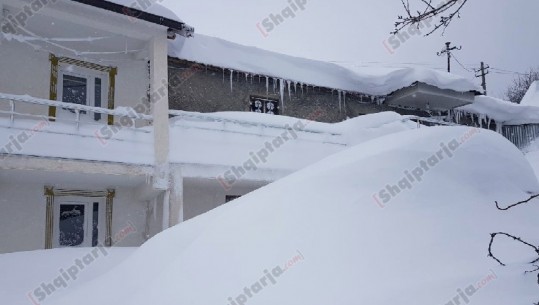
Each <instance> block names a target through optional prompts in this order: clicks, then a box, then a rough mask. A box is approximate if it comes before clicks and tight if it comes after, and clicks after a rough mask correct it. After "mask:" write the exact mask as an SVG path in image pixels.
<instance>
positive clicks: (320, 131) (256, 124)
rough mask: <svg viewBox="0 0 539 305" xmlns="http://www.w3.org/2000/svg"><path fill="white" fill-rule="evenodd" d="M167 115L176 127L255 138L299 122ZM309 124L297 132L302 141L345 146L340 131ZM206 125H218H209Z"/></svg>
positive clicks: (290, 126) (292, 119) (207, 114)
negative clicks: (173, 120) (173, 119)
mask: <svg viewBox="0 0 539 305" xmlns="http://www.w3.org/2000/svg"><path fill="white" fill-rule="evenodd" d="M169 114H170V116H171V117H174V118H176V121H175V122H174V124H175V125H176V126H182V127H187V128H196V129H205V130H214V131H222V132H230V133H240V134H245V135H256V136H260V135H262V134H266V133H265V132H262V131H261V129H266V130H275V131H276V132H283V131H286V130H291V129H293V128H292V125H294V123H296V122H297V120H301V119H297V118H286V119H285V117H282V118H283V120H281V121H279V120H274V118H275V117H274V116H270V115H267V120H264V119H262V120H247V119H245V118H240V117H224V116H223V115H222V114H213V113H195V112H186V111H181V110H170V111H169ZM310 122H311V121H310V120H305V125H306V127H305V128H302V129H301V130H297V132H298V133H300V134H303V135H304V137H301V136H300V137H301V138H302V139H303V140H311V141H315V142H323V143H327V144H335V145H339V146H346V145H347V144H346V142H345V140H344V139H343V135H342V133H341V132H340V131H337V130H332V129H331V128H324V127H319V126H312V125H311V124H309V123H310ZM207 123H218V124H217V125H215V124H214V125H211V124H207ZM328 125H329V124H328ZM307 126H308V127H307ZM242 127H252V128H255V130H252V131H249V130H248V129H246V128H242ZM267 134H271V132H267ZM307 138H308V139H307Z"/></svg>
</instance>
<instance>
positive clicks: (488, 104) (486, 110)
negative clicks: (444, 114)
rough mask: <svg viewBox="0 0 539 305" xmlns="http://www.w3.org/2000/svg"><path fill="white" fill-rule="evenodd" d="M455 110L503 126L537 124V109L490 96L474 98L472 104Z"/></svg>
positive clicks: (538, 121) (538, 116) (538, 119)
mask: <svg viewBox="0 0 539 305" xmlns="http://www.w3.org/2000/svg"><path fill="white" fill-rule="evenodd" d="M538 106H539V105H538ZM456 110H457V111H463V112H466V113H473V114H477V115H480V116H481V115H483V116H488V117H489V118H491V119H493V120H495V121H496V122H497V123H502V124H504V125H521V124H539V107H537V106H532V105H519V104H515V103H511V102H509V101H504V100H501V99H497V98H494V97H490V96H484V95H481V96H476V97H475V101H474V102H473V104H470V105H466V106H462V107H458V108H456Z"/></svg>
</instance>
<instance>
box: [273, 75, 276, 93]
mask: <svg viewBox="0 0 539 305" xmlns="http://www.w3.org/2000/svg"><path fill="white" fill-rule="evenodd" d="M276 91H277V79H276V78H275V77H274V78H273V93H275V92H276Z"/></svg>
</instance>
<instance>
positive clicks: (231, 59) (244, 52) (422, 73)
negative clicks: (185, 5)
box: [169, 34, 480, 96]
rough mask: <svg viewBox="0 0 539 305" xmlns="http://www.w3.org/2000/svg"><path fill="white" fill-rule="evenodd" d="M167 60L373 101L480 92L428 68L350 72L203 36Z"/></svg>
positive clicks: (175, 45)
mask: <svg viewBox="0 0 539 305" xmlns="http://www.w3.org/2000/svg"><path fill="white" fill-rule="evenodd" d="M169 55H170V56H171V57H175V58H179V59H184V60H188V61H192V62H197V63H201V64H207V65H212V66H217V67H222V68H226V69H230V70H235V71H241V72H246V73H251V74H256V75H265V76H270V77H274V78H279V79H284V80H288V81H292V82H297V83H302V84H307V85H314V86H320V87H327V88H332V89H339V90H343V91H349V92H358V93H364V94H369V95H378V96H380V95H382V96H383V95H388V94H390V93H392V92H394V91H396V90H399V89H402V88H405V87H408V86H410V85H412V84H413V83H415V82H423V83H426V84H429V85H432V86H436V87H438V88H441V89H450V90H455V91H458V92H468V91H479V90H480V88H479V87H478V86H477V85H475V84H474V83H473V82H472V81H471V80H469V79H466V78H462V77H460V76H457V75H455V74H449V73H446V72H440V71H435V70H430V69H424V68H397V69H389V68H376V69H372V68H371V69H361V70H358V71H352V70H350V69H348V68H345V67H342V66H339V65H336V64H333V63H328V62H323V61H317V60H311V59H306V58H299V57H294V56H289V55H285V54H280V53H276V52H270V51H267V50H262V49H259V48H256V47H249V46H244V45H240V44H237V43H233V42H230V41H226V40H223V39H219V38H215V37H210V36H205V35H200V34H197V35H196V36H195V37H193V38H189V39H185V38H183V37H179V38H177V39H176V40H174V41H170V42H169Z"/></svg>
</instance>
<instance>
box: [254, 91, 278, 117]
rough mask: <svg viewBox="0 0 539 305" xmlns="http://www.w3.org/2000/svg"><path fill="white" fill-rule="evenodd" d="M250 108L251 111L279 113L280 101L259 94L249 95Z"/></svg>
mask: <svg viewBox="0 0 539 305" xmlns="http://www.w3.org/2000/svg"><path fill="white" fill-rule="evenodd" d="M249 109H250V111H251V112H258V113H267V114H275V115H278V114H279V101H278V100H274V99H268V98H263V97H259V96H253V95H252V96H250V97H249Z"/></svg>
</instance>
